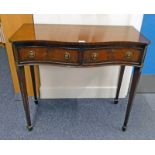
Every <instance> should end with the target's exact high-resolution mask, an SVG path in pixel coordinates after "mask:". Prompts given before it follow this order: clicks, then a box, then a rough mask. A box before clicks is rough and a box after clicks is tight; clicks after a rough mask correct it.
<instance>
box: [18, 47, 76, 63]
mask: <svg viewBox="0 0 155 155" xmlns="http://www.w3.org/2000/svg"><path fill="white" fill-rule="evenodd" d="M18 55H19V60H20V62H23V63H24V62H31V61H32V62H49V61H50V62H55V63H59V62H60V63H78V50H72V49H64V48H47V47H22V48H20V49H19V50H18Z"/></svg>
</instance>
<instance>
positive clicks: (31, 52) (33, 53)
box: [28, 51, 35, 59]
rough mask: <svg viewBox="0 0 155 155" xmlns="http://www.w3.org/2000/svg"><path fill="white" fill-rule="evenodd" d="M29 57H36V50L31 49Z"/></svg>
mask: <svg viewBox="0 0 155 155" xmlns="http://www.w3.org/2000/svg"><path fill="white" fill-rule="evenodd" d="M28 57H29V58H30V59H33V58H34V57H35V52H34V51H29V54H28Z"/></svg>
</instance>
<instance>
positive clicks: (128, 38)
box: [10, 24, 150, 131]
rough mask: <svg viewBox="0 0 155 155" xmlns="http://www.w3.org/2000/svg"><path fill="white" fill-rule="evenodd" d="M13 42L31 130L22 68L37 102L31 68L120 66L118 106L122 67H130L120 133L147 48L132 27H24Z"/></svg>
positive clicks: (29, 124)
mask: <svg viewBox="0 0 155 155" xmlns="http://www.w3.org/2000/svg"><path fill="white" fill-rule="evenodd" d="M10 41H11V43H12V47H13V52H14V58H15V62H16V67H17V73H18V78H19V83H20V89H21V94H22V99H23V106H24V110H25V115H26V120H27V128H28V129H29V130H32V128H33V127H32V124H31V118H30V110H29V101H28V95H27V91H26V81H25V72H24V65H29V66H30V70H31V76H32V81H33V91H34V99H35V103H38V98H37V95H36V94H37V93H36V85H35V75H34V65H40V64H50V65H59V66H60V67H61V66H66V67H67V66H70V67H98V66H107V65H120V74H119V79H118V87H117V92H116V97H115V99H114V103H115V104H117V103H118V99H119V92H120V88H121V83H122V77H123V73H124V69H125V66H133V67H134V71H133V78H132V81H131V87H130V91H129V98H128V104H127V109H126V114H125V120H124V124H123V126H122V130H123V131H125V130H126V128H127V123H128V120H129V115H130V112H131V108H132V104H133V99H134V96H135V92H136V87H137V84H138V81H139V78H140V75H141V70H142V67H143V63H144V59H145V55H146V49H147V46H148V45H149V43H150V42H149V40H147V39H146V38H145V37H144V36H143V35H142V34H141V33H140V32H138V31H137V30H136V29H135V28H134V27H131V26H99V25H56V24H55V25H50V24H24V25H22V26H21V27H20V28H19V30H18V31H17V32H16V33H15V34H14V35H13V36H12V37H11V38H10Z"/></svg>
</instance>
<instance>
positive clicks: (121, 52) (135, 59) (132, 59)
mask: <svg viewBox="0 0 155 155" xmlns="http://www.w3.org/2000/svg"><path fill="white" fill-rule="evenodd" d="M141 58H142V51H140V50H139V49H132V48H113V49H89V50H85V51H84V64H89V63H104V62H105V63H106V62H107V63H109V62H114V63H115V62H120V63H121V62H122V63H127V64H128V63H135V64H139V63H140V61H141Z"/></svg>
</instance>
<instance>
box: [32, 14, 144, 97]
mask: <svg viewBox="0 0 155 155" xmlns="http://www.w3.org/2000/svg"><path fill="white" fill-rule="evenodd" d="M142 19H143V15H142V14H139V15H128V14H121V15H119V14H116V15H115V14H103V15H101V14H100V15H93V14H92V15H79V14H78V15H62V14H59V15H55V14H52V15H40V14H35V15H34V23H48V24H49V23H50V24H87V25H88V24H97V25H133V26H134V27H136V28H137V29H138V30H140V28H141V24H142ZM36 35H37V33H36ZM39 68H40V80H41V87H40V97H41V98H113V97H114V96H115V93H116V86H117V80H118V73H119V66H107V67H96V68H74V67H72V68H69V67H68V68H66V67H56V66H47V65H46V66H44V65H40V67H39ZM131 71H132V68H131V67H126V69H125V74H124V78H123V84H122V88H121V92H120V97H121V98H123V97H126V95H127V91H128V86H129V82H130V77H131Z"/></svg>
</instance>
